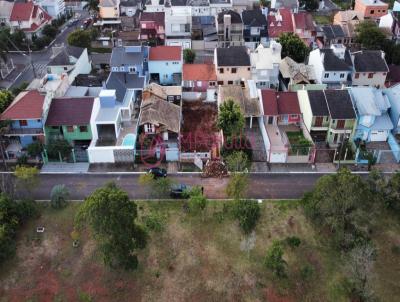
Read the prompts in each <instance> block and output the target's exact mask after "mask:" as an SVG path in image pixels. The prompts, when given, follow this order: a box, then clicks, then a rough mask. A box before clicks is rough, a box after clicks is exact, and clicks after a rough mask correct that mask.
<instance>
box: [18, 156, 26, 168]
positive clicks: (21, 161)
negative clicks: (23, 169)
mask: <svg viewBox="0 0 400 302" xmlns="http://www.w3.org/2000/svg"><path fill="white" fill-rule="evenodd" d="M27 163H28V156H27V155H26V154H22V155H21V156H19V157H18V158H17V165H19V166H23V165H26V164H27Z"/></svg>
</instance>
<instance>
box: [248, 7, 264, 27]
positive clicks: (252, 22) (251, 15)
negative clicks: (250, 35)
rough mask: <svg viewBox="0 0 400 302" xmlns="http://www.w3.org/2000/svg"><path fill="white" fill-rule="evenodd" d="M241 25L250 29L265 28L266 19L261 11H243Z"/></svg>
mask: <svg viewBox="0 0 400 302" xmlns="http://www.w3.org/2000/svg"><path fill="white" fill-rule="evenodd" d="M242 19H243V24H244V25H246V26H250V27H253V26H254V27H261V26H267V18H266V17H265V15H264V14H263V13H262V12H261V9H251V10H244V11H243V12H242Z"/></svg>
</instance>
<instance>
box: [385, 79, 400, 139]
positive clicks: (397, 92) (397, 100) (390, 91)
mask: <svg viewBox="0 0 400 302" xmlns="http://www.w3.org/2000/svg"><path fill="white" fill-rule="evenodd" d="M383 93H384V95H385V96H386V97H387V98H388V100H389V102H390V105H391V108H390V111H389V115H390V118H391V120H392V123H393V126H394V128H393V134H398V133H400V84H397V85H394V86H392V87H390V88H387V89H385V90H384V91H383Z"/></svg>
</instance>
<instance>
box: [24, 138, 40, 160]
mask: <svg viewBox="0 0 400 302" xmlns="http://www.w3.org/2000/svg"><path fill="white" fill-rule="evenodd" d="M42 151H43V145H42V143H41V142H39V141H36V142H33V143H32V144H29V145H28V147H27V152H28V154H29V156H30V157H36V156H39V155H41V154H42Z"/></svg>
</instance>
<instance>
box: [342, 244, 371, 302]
mask: <svg viewBox="0 0 400 302" xmlns="http://www.w3.org/2000/svg"><path fill="white" fill-rule="evenodd" d="M375 258H376V250H375V248H374V247H373V245H372V244H370V243H367V244H362V245H358V246H356V247H355V248H353V249H352V250H351V252H350V253H349V255H348V256H346V259H347V270H348V273H349V275H350V282H351V284H352V292H353V295H354V296H356V297H355V298H356V299H354V300H357V301H373V299H374V292H373V290H372V280H371V279H372V271H373V267H374V263H375Z"/></svg>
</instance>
